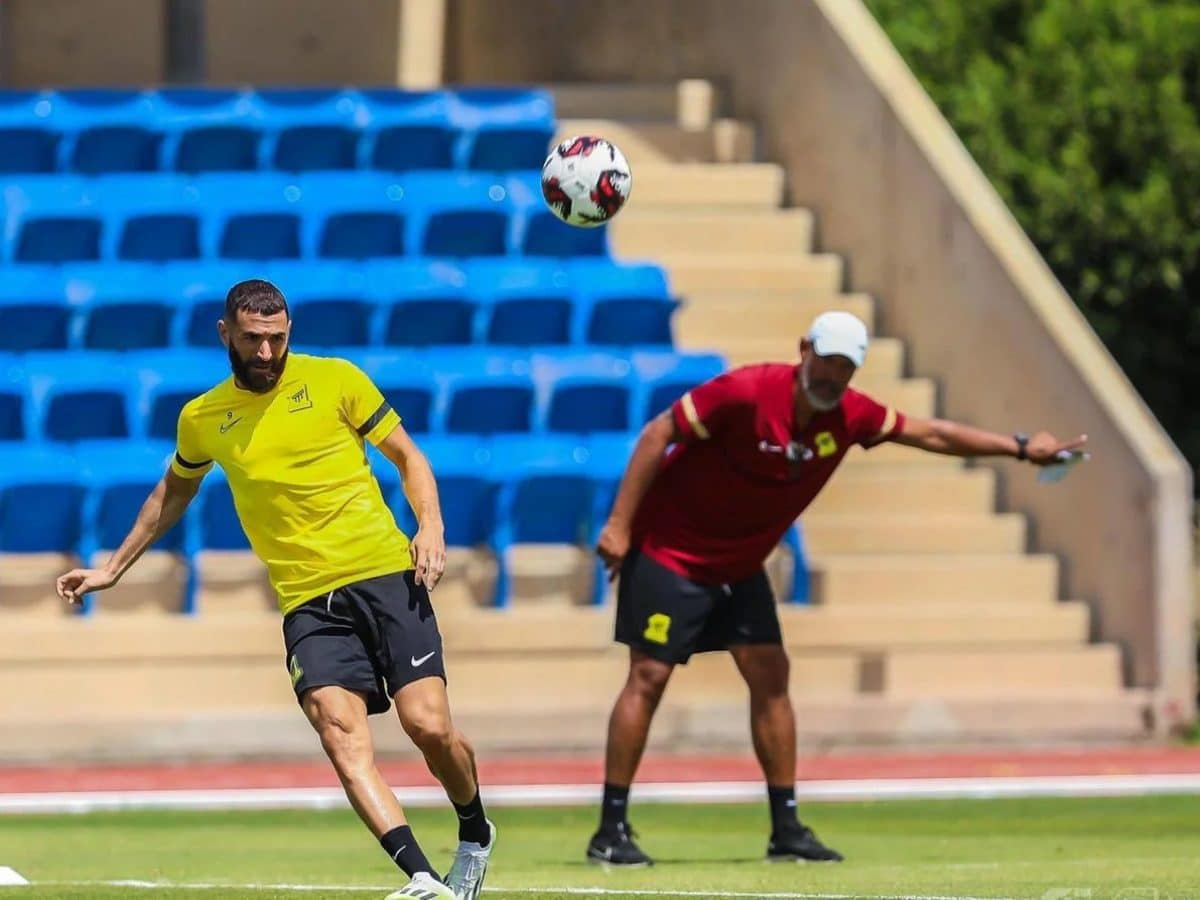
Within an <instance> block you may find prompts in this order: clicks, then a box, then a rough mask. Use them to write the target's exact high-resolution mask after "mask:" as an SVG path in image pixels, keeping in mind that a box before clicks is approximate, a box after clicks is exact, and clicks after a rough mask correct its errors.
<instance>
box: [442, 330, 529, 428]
mask: <svg viewBox="0 0 1200 900" xmlns="http://www.w3.org/2000/svg"><path fill="white" fill-rule="evenodd" d="M430 367H431V368H433V369H434V371H435V372H437V373H438V374H439V376H440V381H441V383H442V386H443V392H442V395H441V398H440V400H441V403H440V405H439V407H440V408H439V409H438V410H437V411H436V414H435V418H434V430H435V431H445V432H447V433H450V434H507V433H521V432H528V431H530V429H531V428H532V427H533V414H534V410H535V407H536V394H535V391H534V382H533V378H532V375H531V372H530V366H529V357H528V355H526V354H523V353H501V352H496V351H491V350H486V349H485V350H477V349H476V348H467V347H458V348H456V347H449V348H443V349H440V350H438V351H437V352H436V353H433V354H431V356H430Z"/></svg>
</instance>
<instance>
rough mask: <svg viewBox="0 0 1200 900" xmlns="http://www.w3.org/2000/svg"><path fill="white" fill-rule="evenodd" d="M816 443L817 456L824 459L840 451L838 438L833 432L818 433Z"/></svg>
mask: <svg viewBox="0 0 1200 900" xmlns="http://www.w3.org/2000/svg"><path fill="white" fill-rule="evenodd" d="M816 445H817V456H819V457H821V458H822V459H824V458H825V457H827V456H833V454H835V453H837V451H838V445H837V440H836V439H835V438H834V436H833V434H832V433H831V432H828V431H822V432H821V433H820V434H818V435H817V439H816Z"/></svg>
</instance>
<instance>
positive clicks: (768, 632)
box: [616, 550, 783, 664]
mask: <svg viewBox="0 0 1200 900" xmlns="http://www.w3.org/2000/svg"><path fill="white" fill-rule="evenodd" d="M616 639H617V641H618V642H619V643H622V644H628V645H629V646H630V647H636V648H637V649H638V650H641V651H642V652H643V653H645V654H646V655H648V656H651V657H653V658H654V659H657V660H661V661H662V662H665V663H672V664H684V663H686V662H687V661H688V659H689V658H690V657H691V655H692V654H693V653H705V652H708V651H711V650H726V649H728V648H729V647H732V646H734V645H735V644H782V643H783V634H782V632H781V631H780V629H779V616H778V615H777V614H776V611H775V598H774V597H773V596H772V594H771V585H770V583H769V582H768V581H767V574H766V572H761V571H760V572H759V573H758V574H756V575H754V576H753V577H752V578H748V579H746V580H745V581H738V582H734V583H733V584H699V583H697V582H695V581H689V580H688V579H687V578H684V577H683V576H682V575H680V574H678V573H676V572H673V571H671V570H670V569H668V568H667V567H666V566H663V565H660V564H659V563H657V562H655V561H654V560H653V559H651V558H650V557H648V556H645V555H644V554H642V553H639V552H637V551H636V550H633V551H630V553H629V555H628V556H626V557H625V561H624V563H623V564H622V565H621V573H620V581H619V583H618V585H617V625H616Z"/></svg>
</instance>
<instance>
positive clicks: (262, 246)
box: [196, 172, 301, 260]
mask: <svg viewBox="0 0 1200 900" xmlns="http://www.w3.org/2000/svg"><path fill="white" fill-rule="evenodd" d="M196 191H197V194H198V199H199V202H200V203H201V204H202V206H203V208H204V210H205V215H204V223H203V235H202V252H203V255H204V256H205V257H219V258H221V259H242V260H269V259H295V258H297V257H299V256H300V255H301V253H300V247H301V244H300V241H301V225H300V208H301V207H300V198H301V191H300V188H299V187H298V186H297V185H296V183H295V179H294V178H289V177H286V176H280V175H274V174H270V175H269V174H265V173H262V174H259V173H253V174H252V173H248V172H230V173H220V174H209V175H201V176H198V177H197V178H196Z"/></svg>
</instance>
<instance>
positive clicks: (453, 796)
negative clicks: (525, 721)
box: [57, 280, 496, 900]
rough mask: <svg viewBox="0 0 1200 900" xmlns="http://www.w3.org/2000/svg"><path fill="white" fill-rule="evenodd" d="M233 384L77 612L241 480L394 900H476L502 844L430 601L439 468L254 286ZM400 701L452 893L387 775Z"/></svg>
mask: <svg viewBox="0 0 1200 900" xmlns="http://www.w3.org/2000/svg"><path fill="white" fill-rule="evenodd" d="M218 330H219V332H220V336H221V341H222V343H224V344H225V346H226V348H227V349H228V351H229V362H230V365H231V366H232V368H233V375H232V376H231V377H230V378H227V379H226V380H225V381H223V382H221V383H220V384H218V385H217V386H216V387H214V388H212V389H211V390H210V391H208V392H207V393H205V394H202V395H201V396H199V397H197V398H195V399H194V400H192V401H191V402H189V403H188V404H187V405H186V406H184V408H183V411H182V412H181V413H180V416H179V431H178V442H177V447H176V453H175V457H174V459H173V460H172V462H171V466H170V469H169V470H168V471H167V472H166V474H165V475H164V476H163V478H162V480H161V481H160V482H159V483H158V485H157V487H156V488H155V489H154V491H153V492H151V494H150V496H149V498H147V500H146V503H145V504H144V505H143V507H142V509H141V512H140V513H139V514H138V518H137V521H136V523H134V526H133V528H132V530H131V531H130V532H129V535H128V536H127V537H126V538H125V540H124V542H123V543H122V544H121V546H120V547H119V548H118V549H117V551H116V552H115V553H113V555H112V558H111V559H109V561H108V563H107V564H106V565H105V566H104V567H103V568H98V569H75V570H73V571H71V572H68V573H67V574H65V575H63V576H62V577H60V578H59V579H58V582H57V590H58V594H59V596H61V597H62V598H63V599H64V600H66V601H68V602H70V603H79V602H80V600H81V598H82V597H83V596H84V595H85V594H87V593H89V592H91V591H100V590H104V589H105V588H108V587H111V586H112V585H114V584H116V583H117V582H118V581H119V580H120V578H121V576H122V575H123V574H124V573H125V572H126V571H127V570H128V569H129V567H130V566H132V565H133V563H134V562H135V561H136V560H137V559H138V557H139V556H141V555H142V553H143V552H144V551H145V550H146V549H147V548H148V547H149V546H150V545H151V544H153V543H154V541H155V540H157V539H158V538H159V537H160V536H162V535H163V534H164V533H166V531H167V530H168V529H169V528H170V527H171V526H172V525H174V524H175V523H176V522H177V521H178V520H179V518H180V516H181V515H182V514H183V511H184V509H185V508H186V507H187V505H188V503H190V502H191V500H192V498H193V497H195V496H196V493H197V491H198V489H199V486H200V480H201V479H202V478H203V477H204V475H205V474H206V473H207V472H208V471H209V469H211V468H212V466H213V463H216V464H217V465H219V466H221V468H222V469H223V470H224V471H225V474H226V476H227V478H228V479H229V487H230V489H231V491H232V493H233V500H234V505H235V507H236V508H237V514H238V518H239V519H240V520H241V523H242V527H243V528H244V529H245V531H246V535H247V537H248V538H249V539H250V545H251V547H253V548H254V552H255V553H256V554H257V555H258V556H259V557H260V558H261V559H262V560H263V562H264V563H266V565H267V570H268V573H269V575H270V578H271V584H272V586H273V587H274V588H275V591H276V593H277V594H278V595H279V606H280V609H281V610H282V612H283V636H284V643H285V646H286V657H285V659H286V665H287V671H288V673H289V674H290V676H291V680H292V686H293V688H294V689H295V691H296V697H297V699H298V700H299V702H300V706H301V708H302V709H303V710H304V713H305V715H306V716H307V717H308V720H309V721H310V722H311V723H312V726H313V728H314V729H315V730H316V732H317V734H318V735H319V736H320V740H321V746H322V747H323V748H324V750H325V752H326V754H327V755H328V756H329V759H330V761H331V762H332V763H333V766H334V768H335V769H336V770H337V774H338V777H339V778H340V779H341V782H342V786H343V787H344V788H345V790H346V795H347V796H348V797H349V800H350V803H351V805H353V807H354V809H355V811H356V812H357V813H358V815H359V817H360V818H361V819H362V821H363V823H364V824H365V825H366V826H367V827H368V828H369V829H370V830H371V831H372V833H373V834H374V835H375V836H376V837H377V838H378V839H379V842H380V844H382V846H383V849H384V850H385V851H386V852H387V854H388V855H389V856H390V857H391V858H392V860H393V861H394V862H395V863H396V865H398V866H399V867H400V868H401V869H402V870H404V872H405V873H406V874H407V875H408V876H409V877H410V879H411V880H410V881H409V883H408V884H406V885H405V886H404V887H402V888H401V889H400V890H398V891H396V892H395V893H393V894H391V895H389V896H390V898H401V897H413V898H419V900H436V898H447V900H448V898H457V900H474V898H476V897H478V896H479V892H480V890H481V888H482V885H483V877H484V874H485V872H486V870H487V863H488V857H489V855H490V854H491V851H492V847H493V846H494V843H495V836H496V830H495V827H494V826H493V825H492V823H491V822H490V821H488V820H487V818H486V817H485V815H484V810H483V805H482V803H481V802H480V799H479V785H478V781H477V778H476V772H475V757H474V752H473V750H472V748H471V745H470V744H469V743H468V742H467V740H466V738H465V737H464V736H463V735H462V734H461V733H460V732H459V731H458V730H457V729H456V728H455V727H454V725H453V724H452V722H451V718H450V708H449V704H448V701H447V697H446V682H445V679H446V670H445V665H444V661H443V659H442V639H441V634H440V633H439V631H438V626H437V619H436V618H435V616H434V613H433V607H432V606H431V605H430V601H429V591H430V590H432V589H433V588H434V587H435V586H436V584H437V582H438V579H439V578H441V576H442V572H443V571H444V569H445V564H446V547H445V541H444V539H443V528H442V515H441V510H440V508H439V506H438V496H437V486H436V484H435V482H434V477H433V471H432V470H431V469H430V466H429V462H428V461H427V460H426V459H425V457H424V456H423V455H422V454H421V452H420V450H418V449H417V447H416V445H415V444H414V443H413V441H412V439H411V438H410V437H409V436H408V434H407V433H406V432H405V430H404V429H403V428H402V427H401V425H400V417H399V416H398V415H397V414H396V413H395V412H394V411H393V410H392V408H391V407H390V406H389V405H388V403H387V402H386V401H385V400H384V399H383V396H382V395H381V394H380V393H379V390H378V389H377V388H376V387H375V385H374V384H372V383H371V380H370V379H369V378H368V377H367V376H366V375H365V374H364V373H363V372H362V371H361V370H359V369H358V368H357V367H356V366H354V365H353V364H352V363H350V362H347V361H346V360H342V359H332V358H324V357H318V356H308V355H304V354H300V353H294V354H289V352H288V336H289V333H290V332H291V319H290V317H289V313H288V307H287V302H286V300H285V299H284V297H283V295H282V294H281V293H280V292H279V290H278V289H277V288H276V287H275V286H274V285H272V284H270V283H269V282H266V281H257V280H255V281H243V282H241V283H240V284H236V285H234V286H233V288H231V289H230V291H229V294H228V296H227V297H226V298H225V314H224V317H223V319H222V320H221V321H220V322H219V324H218ZM364 441H370V442H371V443H372V444H374V445H375V446H376V447H378V448H379V449H380V450H381V451H382V452H383V454H384V455H385V456H387V457H388V459H390V460H391V461H392V462H393V463H395V464H396V467H397V468H398V469H399V470H400V475H401V477H402V478H403V483H404V490H405V495H406V496H407V497H408V501H409V503H410V504H411V505H412V508H413V510H414V511H415V512H416V515H417V521H418V523H419V525H418V528H417V533H416V534H415V535H414V536H413V538H412V540H411V541H409V539H408V538H407V537H406V536H405V535H404V533H403V532H401V531H400V530H399V529H398V528H397V527H396V522H395V519H394V518H393V517H392V514H391V511H390V510H389V509H388V508H387V505H386V504H385V503H384V500H383V496H382V494H381V493H380V490H379V485H378V483H377V482H376V481H375V478H374V476H373V475H372V474H371V470H370V467H369V465H368V462H367V457H366V451H365V448H364ZM389 698H390V699H391V700H394V701H395V704H396V712H397V714H398V715H399V717H400V722H401V724H402V725H403V726H404V730H405V732H406V733H407V734H408V735H409V737H411V738H412V740H413V742H414V743H415V744H416V746H417V747H418V748H419V749H420V750H421V752H422V753H423V754H424V755H425V760H426V762H427V763H428V764H429V768H430V771H432V772H433V774H434V775H435V776H436V777H437V778H438V780H440V781H441V783H442V785H443V786H444V787H445V789H446V793H447V795H448V796H449V798H450V801H451V802H452V803H453V804H454V807H455V809H456V811H457V813H458V817H459V846H458V850H457V852H456V853H455V857H454V862H453V864H452V865H451V868H450V872H449V874H448V875H447V876H446V878H445V879H444V880H443V879H441V878H439V877H438V875H437V874H436V872H435V870H434V868H433V866H431V865H430V863H429V861H428V859H427V858H426V857H425V855H424V853H423V852H422V851H421V849H420V846H419V845H418V843H417V841H416V839H415V838H414V837H413V834H412V830H411V829H410V828H409V826H408V825H407V823H406V820H405V817H404V812H403V810H402V809H401V807H400V804H399V802H398V801H397V799H396V797H395V795H394V794H393V793H392V791H391V789H390V788H389V787H388V786H387V784H386V783H385V782H384V780H383V778H382V776H381V775H380V773H379V770H378V769H377V768H376V766H375V761H374V752H373V748H372V742H371V734H370V731H369V730H368V727H367V716H368V715H370V714H374V713H381V712H386V711H387V709H388V707H389Z"/></svg>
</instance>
